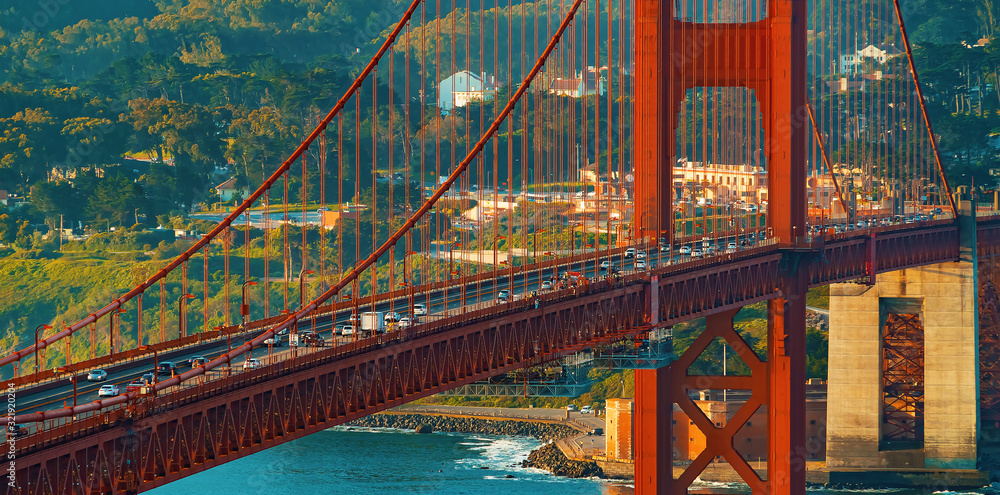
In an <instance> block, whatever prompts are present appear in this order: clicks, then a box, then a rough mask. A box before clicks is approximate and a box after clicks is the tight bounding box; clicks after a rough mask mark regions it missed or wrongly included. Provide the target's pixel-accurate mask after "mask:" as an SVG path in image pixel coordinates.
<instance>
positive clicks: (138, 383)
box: [125, 378, 147, 392]
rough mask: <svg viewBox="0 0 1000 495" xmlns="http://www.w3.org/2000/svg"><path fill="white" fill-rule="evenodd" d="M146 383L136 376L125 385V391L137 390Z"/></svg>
mask: <svg viewBox="0 0 1000 495" xmlns="http://www.w3.org/2000/svg"><path fill="white" fill-rule="evenodd" d="M146 385H147V384H146V382H144V381H143V380H142V379H138V378H137V379H135V380H133V381H132V383H129V384H128V385H126V386H125V391H126V392H138V391H139V390H141V389H142V387H145V386H146Z"/></svg>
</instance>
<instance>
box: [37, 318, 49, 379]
mask: <svg viewBox="0 0 1000 495" xmlns="http://www.w3.org/2000/svg"><path fill="white" fill-rule="evenodd" d="M50 329H52V325H46V324H41V325H38V326H37V327H35V375H38V353H39V352H41V351H40V350H39V349H38V332H39V331H40V330H50Z"/></svg>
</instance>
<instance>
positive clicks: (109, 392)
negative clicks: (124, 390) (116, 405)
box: [97, 385, 121, 397]
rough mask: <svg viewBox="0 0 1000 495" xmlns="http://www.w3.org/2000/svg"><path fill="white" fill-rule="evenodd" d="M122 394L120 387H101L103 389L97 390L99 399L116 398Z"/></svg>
mask: <svg viewBox="0 0 1000 495" xmlns="http://www.w3.org/2000/svg"><path fill="white" fill-rule="evenodd" d="M120 393H121V391H120V390H118V385H101V388H99V389H98V390H97V396H98V397H114V396H116V395H118V394H120Z"/></svg>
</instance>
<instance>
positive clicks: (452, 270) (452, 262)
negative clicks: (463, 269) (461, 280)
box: [448, 242, 462, 282]
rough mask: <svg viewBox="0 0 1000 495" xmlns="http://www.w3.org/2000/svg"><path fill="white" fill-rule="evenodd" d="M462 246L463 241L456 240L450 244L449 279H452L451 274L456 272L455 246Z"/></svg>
mask: <svg viewBox="0 0 1000 495" xmlns="http://www.w3.org/2000/svg"><path fill="white" fill-rule="evenodd" d="M457 247H462V243H461V242H456V243H454V244H452V245H450V246H448V281H449V282H450V281H451V274H453V273H455V255H454V253H455V248H457Z"/></svg>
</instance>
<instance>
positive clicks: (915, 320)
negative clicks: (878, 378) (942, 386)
mask: <svg viewBox="0 0 1000 495" xmlns="http://www.w3.org/2000/svg"><path fill="white" fill-rule="evenodd" d="M882 393H883V396H882V397H883V404H882V432H881V433H882V435H881V439H882V440H883V441H887V442H892V441H901V440H902V441H913V442H922V441H923V439H924V327H923V324H921V322H920V316H919V315H915V314H897V313H891V314H889V315H888V317H887V318H886V322H885V333H884V334H883V339H882Z"/></svg>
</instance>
